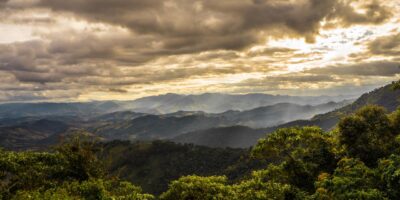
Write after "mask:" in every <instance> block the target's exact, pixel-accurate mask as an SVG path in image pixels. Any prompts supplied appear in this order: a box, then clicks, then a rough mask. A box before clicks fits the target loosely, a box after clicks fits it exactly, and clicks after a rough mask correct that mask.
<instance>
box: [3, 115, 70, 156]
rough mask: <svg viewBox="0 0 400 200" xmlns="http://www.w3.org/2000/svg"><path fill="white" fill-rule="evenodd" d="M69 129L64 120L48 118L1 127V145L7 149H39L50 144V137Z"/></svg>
mask: <svg viewBox="0 0 400 200" xmlns="http://www.w3.org/2000/svg"><path fill="white" fill-rule="evenodd" d="M68 129H69V126H68V125H67V124H65V123H63V122H60V121H54V120H47V119H41V120H35V121H30V122H23V123H21V124H18V125H14V126H8V127H0V146H1V147H3V148H7V149H37V148H39V147H40V146H46V145H48V144H49V142H48V139H49V138H53V137H57V135H59V134H62V133H65V132H66V131H67V130H68ZM55 142H56V141H54V142H52V143H53V144H54V143H55Z"/></svg>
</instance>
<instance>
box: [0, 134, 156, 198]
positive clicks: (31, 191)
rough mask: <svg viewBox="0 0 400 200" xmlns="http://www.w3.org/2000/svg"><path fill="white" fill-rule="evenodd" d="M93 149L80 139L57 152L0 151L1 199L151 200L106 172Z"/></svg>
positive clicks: (149, 196) (61, 147) (65, 145)
mask: <svg viewBox="0 0 400 200" xmlns="http://www.w3.org/2000/svg"><path fill="white" fill-rule="evenodd" d="M103 172H104V169H103V168H102V164H101V161H100V160H98V159H97V157H96V155H95V153H94V151H93V146H92V144H90V143H87V142H80V141H79V140H73V141H70V142H69V143H67V144H64V145H61V146H60V147H59V148H57V149H56V150H55V151H54V152H42V153H41V152H9V151H4V150H0V196H1V197H2V198H1V199H151V198H152V196H151V195H142V194H141V190H140V189H139V188H137V187H135V186H133V185H131V184H130V183H126V182H120V181H118V180H117V179H109V178H106V177H105V174H104V173H103Z"/></svg>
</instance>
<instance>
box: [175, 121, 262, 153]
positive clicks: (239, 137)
mask: <svg viewBox="0 0 400 200" xmlns="http://www.w3.org/2000/svg"><path fill="white" fill-rule="evenodd" d="M265 135H266V130H265V129H252V128H249V127H245V126H231V127H221V128H211V129H207V130H201V131H194V132H191V133H187V134H183V135H180V136H177V137H175V138H173V139H172V141H174V142H177V143H184V144H185V143H189V144H196V145H202V146H208V147H232V148H247V147H250V146H253V145H254V144H255V143H256V142H257V140H258V139H260V138H261V137H263V136H265Z"/></svg>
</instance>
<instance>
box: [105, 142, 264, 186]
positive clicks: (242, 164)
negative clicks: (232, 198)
mask: <svg viewBox="0 0 400 200" xmlns="http://www.w3.org/2000/svg"><path fill="white" fill-rule="evenodd" d="M99 146H101V148H102V149H103V150H102V152H101V153H100V158H101V159H102V160H104V161H105V164H106V167H107V168H108V169H109V171H110V173H111V174H112V175H115V176H120V177H122V178H123V179H124V180H127V181H130V182H132V183H134V184H136V185H140V186H141V187H142V188H143V190H144V191H145V192H149V193H152V194H161V193H162V192H164V191H166V190H167V189H168V184H169V183H170V182H171V181H173V180H176V179H179V178H180V177H182V176H188V175H198V176H213V175H217V176H219V175H226V176H227V178H228V181H229V182H230V181H232V180H238V179H242V178H243V177H244V176H247V175H248V176H250V175H251V171H252V170H254V169H262V168H263V167H265V166H266V164H264V163H263V162H261V161H257V160H254V159H250V158H249V150H247V149H232V148H224V149H221V148H209V147H201V146H194V145H189V144H185V145H182V144H174V143H172V142H167V141H153V142H127V141H113V142H108V143H104V144H100V145H99Z"/></svg>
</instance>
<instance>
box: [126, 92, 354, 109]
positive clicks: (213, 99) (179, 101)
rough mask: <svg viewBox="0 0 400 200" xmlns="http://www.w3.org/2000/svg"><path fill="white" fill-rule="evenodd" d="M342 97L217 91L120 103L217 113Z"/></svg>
mask: <svg viewBox="0 0 400 200" xmlns="http://www.w3.org/2000/svg"><path fill="white" fill-rule="evenodd" d="M348 98H349V97H345V96H336V97H331V96H315V97H311V96H310V97H302V96H285V95H269V94H244V95H230V94H220V93H206V94H201V95H178V94H166V95H160V96H150V97H144V98H140V99H137V100H135V101H128V102H124V103H123V106H124V107H125V108H126V109H131V110H134V111H136V112H145V113H151V114H159V113H173V112H177V111H203V112H207V113H221V112H225V111H229V110H237V111H243V110H250V109H254V108H258V107H263V106H269V105H274V104H277V103H294V104H299V105H318V104H324V103H327V102H330V101H335V102H338V101H342V100H344V99H348Z"/></svg>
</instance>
